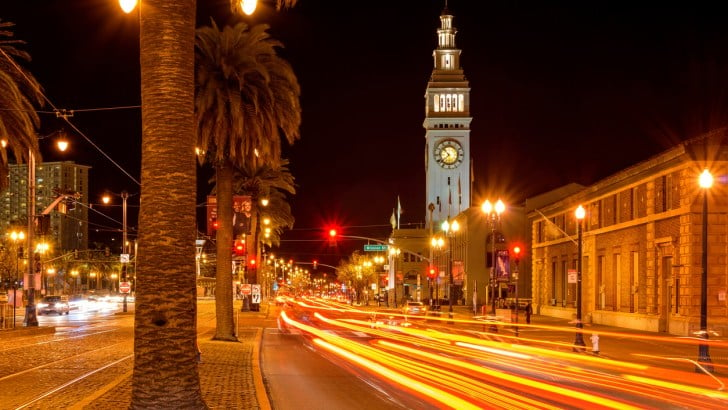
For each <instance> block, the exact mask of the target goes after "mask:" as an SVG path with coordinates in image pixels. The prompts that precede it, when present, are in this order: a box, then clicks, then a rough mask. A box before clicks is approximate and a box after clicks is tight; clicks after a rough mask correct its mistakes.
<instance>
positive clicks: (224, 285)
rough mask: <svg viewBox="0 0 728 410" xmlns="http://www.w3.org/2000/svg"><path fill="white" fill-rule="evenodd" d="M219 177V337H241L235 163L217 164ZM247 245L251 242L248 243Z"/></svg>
mask: <svg viewBox="0 0 728 410" xmlns="http://www.w3.org/2000/svg"><path fill="white" fill-rule="evenodd" d="M215 178H216V179H217V220H218V221H219V222H220V225H219V228H218V230H217V234H216V236H217V267H216V274H215V288H216V289H215V313H216V319H217V329H216V330H215V339H216V340H230V341H237V340H238V339H237V338H236V337H235V329H234V322H233V290H232V289H233V288H232V286H233V274H232V244H233V167H232V164H231V163H230V161H225V163H223V164H219V165H217V166H216V167H215ZM245 245H246V246H247V245H248V244H245Z"/></svg>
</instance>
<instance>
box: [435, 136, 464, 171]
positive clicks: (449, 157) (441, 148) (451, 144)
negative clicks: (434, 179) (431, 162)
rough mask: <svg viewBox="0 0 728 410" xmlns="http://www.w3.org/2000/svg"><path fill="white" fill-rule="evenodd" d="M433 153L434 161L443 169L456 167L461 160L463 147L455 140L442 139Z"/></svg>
mask: <svg viewBox="0 0 728 410" xmlns="http://www.w3.org/2000/svg"><path fill="white" fill-rule="evenodd" d="M434 154H435V162H437V164H438V165H440V166H441V167H443V168H445V169H453V168H457V166H458V165H460V163H462V162H463V147H462V146H461V145H460V144H459V143H458V142H457V141H455V140H445V141H442V142H441V143H439V144H438V145H437V147H435V152H434Z"/></svg>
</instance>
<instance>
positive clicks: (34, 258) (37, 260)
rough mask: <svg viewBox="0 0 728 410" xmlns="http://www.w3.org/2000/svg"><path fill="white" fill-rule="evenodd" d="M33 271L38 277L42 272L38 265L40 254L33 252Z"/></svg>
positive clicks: (41, 267) (40, 266)
mask: <svg viewBox="0 0 728 410" xmlns="http://www.w3.org/2000/svg"><path fill="white" fill-rule="evenodd" d="M33 261H34V264H35V265H34V270H35V274H36V275H40V274H41V272H42V271H43V265H42V264H41V263H40V253H38V252H35V253H34V254H33Z"/></svg>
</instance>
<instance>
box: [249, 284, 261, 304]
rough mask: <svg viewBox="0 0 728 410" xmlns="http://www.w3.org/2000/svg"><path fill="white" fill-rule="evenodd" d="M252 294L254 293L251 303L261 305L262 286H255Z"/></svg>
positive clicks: (252, 288)
mask: <svg viewBox="0 0 728 410" xmlns="http://www.w3.org/2000/svg"><path fill="white" fill-rule="evenodd" d="M251 292H252V298H251V302H253V303H260V285H259V284H257V283H256V284H253V285H252V287H251Z"/></svg>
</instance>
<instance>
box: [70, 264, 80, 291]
mask: <svg viewBox="0 0 728 410" xmlns="http://www.w3.org/2000/svg"><path fill="white" fill-rule="evenodd" d="M71 277H72V278H73V287H72V292H73V294H74V295H75V294H76V282H77V281H78V271H77V270H76V269H73V270H71Z"/></svg>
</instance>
